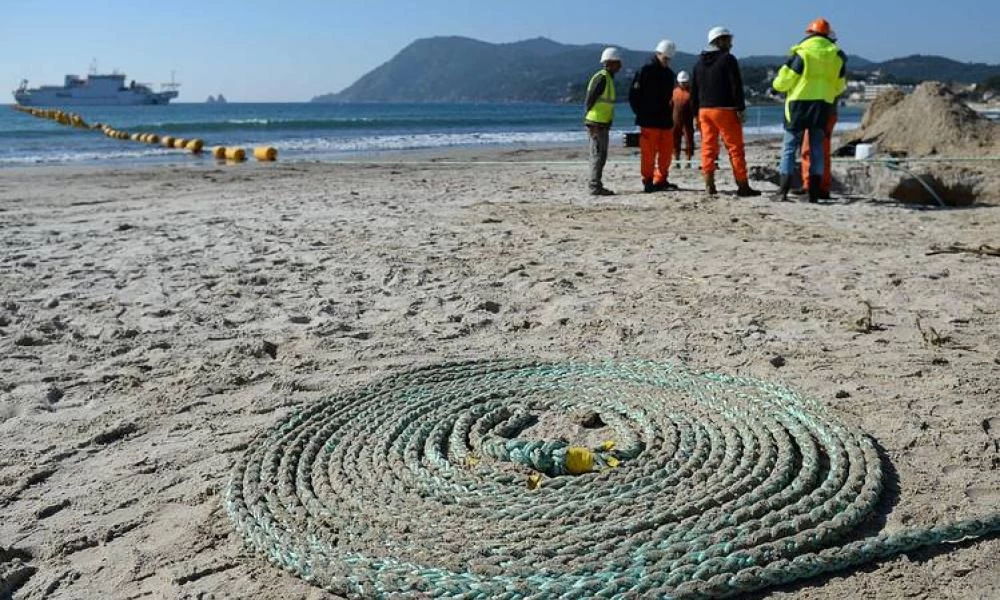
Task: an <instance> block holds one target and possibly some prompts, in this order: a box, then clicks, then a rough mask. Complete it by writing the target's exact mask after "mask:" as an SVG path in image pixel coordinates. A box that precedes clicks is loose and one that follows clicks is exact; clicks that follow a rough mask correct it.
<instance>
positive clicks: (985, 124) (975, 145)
mask: <svg viewBox="0 0 1000 600" xmlns="http://www.w3.org/2000/svg"><path fill="white" fill-rule="evenodd" d="M998 130H1000V126H997V125H995V124H993V123H991V122H990V121H989V120H988V119H986V118H985V117H982V116H980V115H979V114H978V113H977V112H975V111H974V110H972V109H971V108H969V107H968V106H966V105H965V104H964V103H963V102H962V101H961V100H960V99H959V98H958V97H957V96H955V94H954V93H953V92H952V91H951V90H949V89H948V88H947V87H946V86H944V85H942V84H941V83H938V82H936V81H929V82H926V83H922V84H921V85H919V86H918V87H917V89H916V90H914V92H913V93H912V94H910V95H909V96H905V97H903V95H902V94H901V93H900V92H890V93H888V94H883V95H882V96H880V97H879V98H878V99H876V100H875V102H873V103H872V105H871V106H870V107H869V109H868V111H867V112H866V113H865V117H864V120H863V122H862V126H861V129H859V130H858V131H856V132H854V134H853V135H851V136H850V137H849V139H850V141H858V142H861V141H863V142H875V143H877V145H878V151H879V153H890V154H896V155H906V156H930V155H934V154H947V155H952V156H958V155H971V156H978V155H982V154H984V153H992V152H1000V135H998Z"/></svg>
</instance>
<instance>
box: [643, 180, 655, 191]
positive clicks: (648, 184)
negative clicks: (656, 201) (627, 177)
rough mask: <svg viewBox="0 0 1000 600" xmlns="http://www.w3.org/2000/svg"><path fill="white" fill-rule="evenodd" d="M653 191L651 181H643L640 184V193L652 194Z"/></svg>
mask: <svg viewBox="0 0 1000 600" xmlns="http://www.w3.org/2000/svg"><path fill="white" fill-rule="evenodd" d="M655 191H656V186H655V185H654V184H653V182H652V181H643V182H642V192H643V193H644V194H652V193H653V192H655Z"/></svg>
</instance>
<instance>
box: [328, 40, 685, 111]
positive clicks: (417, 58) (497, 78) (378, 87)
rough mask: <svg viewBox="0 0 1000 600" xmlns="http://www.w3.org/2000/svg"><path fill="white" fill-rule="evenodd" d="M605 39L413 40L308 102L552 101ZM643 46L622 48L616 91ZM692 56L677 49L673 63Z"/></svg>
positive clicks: (591, 63)
mask: <svg viewBox="0 0 1000 600" xmlns="http://www.w3.org/2000/svg"><path fill="white" fill-rule="evenodd" d="M605 46H606V44H588V45H583V46H570V45H565V44H560V43H558V42H554V41H552V40H549V39H546V38H536V39H532V40H525V41H521V42H514V43H510V44H490V43H487V42H481V41H478V40H473V39H470V38H464V37H438V38H428V39H422V40H417V41H415V42H413V43H412V44H410V45H409V46H407V47H406V48H404V49H403V50H402V51H400V52H399V54H397V55H396V56H395V57H393V58H392V59H391V60H390V61H389V62H387V63H385V64H383V65H381V66H379V67H377V68H376V69H374V70H373V71H371V72H369V73H368V74H366V75H364V76H363V77H361V78H360V79H358V80H357V81H356V82H355V83H354V84H352V85H351V86H349V87H348V88H346V89H344V90H343V91H341V92H340V93H337V94H326V95H323V96H318V97H316V98H314V99H313V101H314V102H558V101H562V100H565V99H567V98H578V97H580V96H581V95H582V94H583V92H584V91H585V88H586V86H587V82H588V81H589V79H590V77H591V75H593V74H594V73H595V72H596V71H597V69H598V68H600V64H599V62H598V58H599V57H600V54H601V50H602V49H603V48H604V47H605ZM652 54H653V53H652V52H649V51H641V52H640V51H631V50H624V51H623V55H622V58H623V60H624V62H625V65H626V66H627V67H629V68H627V69H625V71H624V73H622V74H620V75H619V76H618V78H617V85H618V88H619V92H620V93H619V96H621V95H622V94H624V93H625V92H626V88H627V85H628V82H629V81H630V80H631V76H632V75H631V74H632V72H633V70H634V69H635V68H637V67H638V66H640V65H642V64H645V63H646V61H648V60H650V58H651V57H652ZM695 58H696V57H695V56H694V55H692V54H685V53H683V52H679V53H678V54H677V56H676V57H675V59H674V66H675V67H676V68H677V70H680V69H685V68H686V69H690V68H691V66H693V65H694V61H695Z"/></svg>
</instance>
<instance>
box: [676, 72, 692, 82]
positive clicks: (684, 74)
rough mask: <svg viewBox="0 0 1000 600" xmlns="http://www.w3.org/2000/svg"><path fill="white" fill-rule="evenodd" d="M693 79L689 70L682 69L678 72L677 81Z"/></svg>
mask: <svg viewBox="0 0 1000 600" xmlns="http://www.w3.org/2000/svg"><path fill="white" fill-rule="evenodd" d="M689 81H691V76H690V75H688V72H687V71H681V72H680V73H678V74H677V83H687V82H689Z"/></svg>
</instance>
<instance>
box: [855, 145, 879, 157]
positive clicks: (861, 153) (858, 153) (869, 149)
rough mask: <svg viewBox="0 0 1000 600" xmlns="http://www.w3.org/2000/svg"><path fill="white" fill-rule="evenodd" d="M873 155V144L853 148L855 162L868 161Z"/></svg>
mask: <svg viewBox="0 0 1000 600" xmlns="http://www.w3.org/2000/svg"><path fill="white" fill-rule="evenodd" d="M873 154H875V145H874V144H858V145H857V146H855V147H854V158H855V160H868V159H869V158H871V157H872V155H873Z"/></svg>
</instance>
